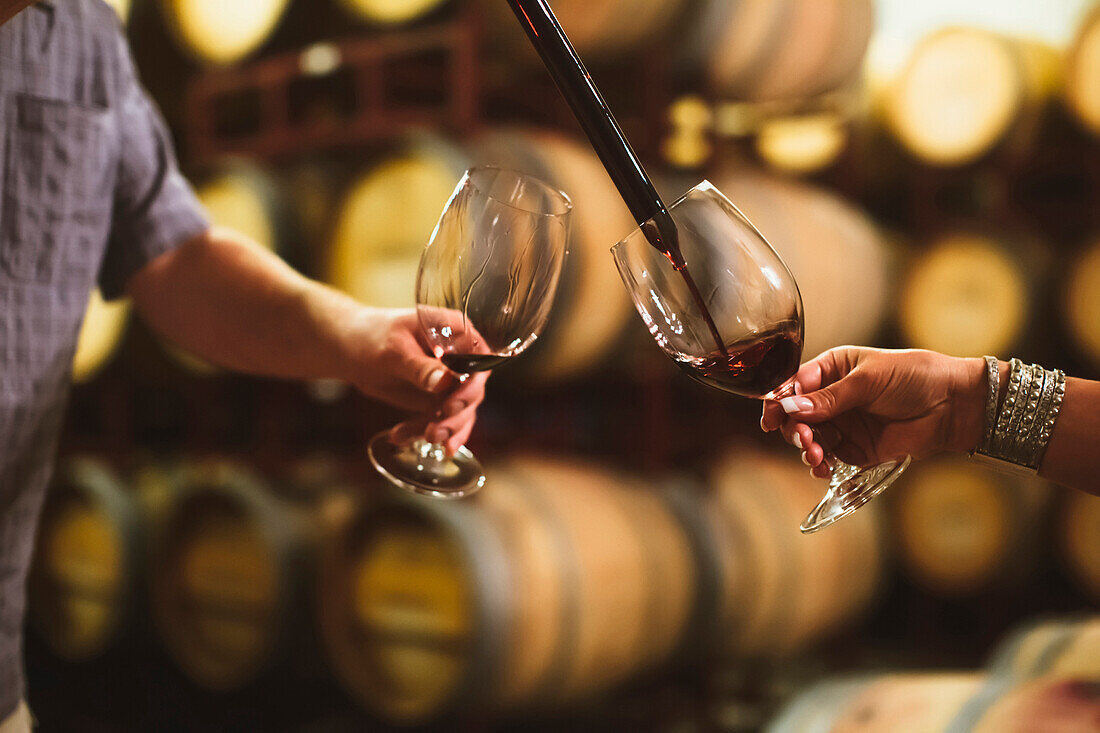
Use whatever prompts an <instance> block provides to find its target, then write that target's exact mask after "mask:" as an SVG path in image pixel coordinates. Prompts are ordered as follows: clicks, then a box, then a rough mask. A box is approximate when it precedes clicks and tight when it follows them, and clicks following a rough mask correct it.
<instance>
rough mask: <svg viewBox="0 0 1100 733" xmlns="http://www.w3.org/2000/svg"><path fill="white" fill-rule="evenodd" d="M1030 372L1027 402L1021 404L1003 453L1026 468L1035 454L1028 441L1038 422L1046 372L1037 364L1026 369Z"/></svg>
mask: <svg viewBox="0 0 1100 733" xmlns="http://www.w3.org/2000/svg"><path fill="white" fill-rule="evenodd" d="M1027 370H1028V371H1029V372H1030V378H1031V384H1030V387H1029V389H1028V391H1027V401H1026V402H1023V403H1022V404H1023V410H1022V412H1021V414H1020V421H1019V423H1018V424H1016V425H1015V426H1013V428H1012V433H1011V434H1010V435H1009V446H1008V449H1007V450H1006V451H1005V457H1006V458H1008V460H1010V461H1012V462H1013V463H1016V464H1019V465H1021V466H1027V465H1029V464H1030V462H1031V456H1032V454H1033V453H1034V452H1035V450H1034V448H1035V447H1034V445H1033V444H1032V442H1031V440H1030V436H1031V431H1032V428H1033V427H1034V426H1035V424H1036V423H1037V422H1038V420H1037V419H1036V417H1037V414H1038V409H1039V397H1040V396H1042V393H1043V383H1044V382H1045V381H1046V375H1047V371H1046V370H1045V369H1043V368H1042V367H1041V366H1039V365H1038V364H1032V365H1031V366H1030V367H1027Z"/></svg>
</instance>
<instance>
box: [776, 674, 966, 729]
mask: <svg viewBox="0 0 1100 733" xmlns="http://www.w3.org/2000/svg"><path fill="white" fill-rule="evenodd" d="M984 680H985V675H984V674H982V673H978V672H896V673H889V674H881V675H874V676H864V677H852V678H841V679H835V680H827V681H825V682H820V683H818V684H816V685H813V686H812V687H810V688H809V689H808V690H806V691H804V692H802V693H799V695H798V696H797V697H795V698H794V699H793V700H792V701H791V702H789V703H788V704H787V705H786V706H784V708H783V709H782V710H781V711H780V713H779V714H778V715H777V716H776V717H775V718H774V719H773V720H772V721H771V722H770V723H769V724H768V727H767V729H766V730H767V733H823V732H824V731H831V732H833V733H934V732H936V731H948V730H952V731H953V730H955V729H953V728H950V727H949V725H950V724H951V723H952V722H953V721H954V720H955V719H956V716H957V715H958V712H959V710H960V709H962V708H963V707H964V706H965V704H966V702H967V701H968V700H970V699H971V698H972V697H973V696H974V695H975V694H977V692H978V691H979V690H980V689H981V686H982V684H983V682H984Z"/></svg>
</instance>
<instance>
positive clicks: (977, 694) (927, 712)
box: [768, 618, 1100, 733]
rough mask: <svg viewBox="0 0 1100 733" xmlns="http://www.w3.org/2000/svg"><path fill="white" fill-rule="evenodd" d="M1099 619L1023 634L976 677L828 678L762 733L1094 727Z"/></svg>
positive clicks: (1099, 707)
mask: <svg viewBox="0 0 1100 733" xmlns="http://www.w3.org/2000/svg"><path fill="white" fill-rule="evenodd" d="M1098 715H1100V620H1098V619H1096V618H1091V619H1083V620H1064V621H1048V622H1042V623H1038V624H1033V625H1029V626H1026V627H1023V628H1021V629H1019V630H1017V631H1016V632H1014V633H1013V634H1011V635H1010V636H1009V637H1008V639H1007V640H1006V641H1005V642H1004V643H1003V644H1002V645H1001V646H1000V648H999V649H998V650H997V651H996V652H995V653H994V655H993V657H992V659H991V661H990V663H989V665H988V667H987V669H986V670H985V671H982V672H891V673H886V674H880V675H865V676H862V677H853V678H844V679H839V680H829V681H826V682H823V683H820V684H818V685H816V686H814V687H812V688H811V689H809V690H807V691H805V692H803V693H801V694H800V695H798V697H796V698H795V699H794V700H793V701H792V702H791V703H789V704H788V705H787V707H786V708H785V709H784V710H783V711H782V712H781V713H780V714H779V715H778V717H776V719H775V720H773V721H772V723H771V725H770V726H769V727H768V731H769V733H810V732H811V731H814V732H818V731H821V732H824V731H851V732H853V733H854V732H856V731H858V732H859V733H873V732H876V731H922V732H923V733H937V732H938V731H943V733H969V732H971V731H973V733H993V732H994V731H997V732H998V733H999V732H1001V731H1034V730H1066V731H1069V730H1082V731H1084V730H1095V728H1096V720H1097V718H1098Z"/></svg>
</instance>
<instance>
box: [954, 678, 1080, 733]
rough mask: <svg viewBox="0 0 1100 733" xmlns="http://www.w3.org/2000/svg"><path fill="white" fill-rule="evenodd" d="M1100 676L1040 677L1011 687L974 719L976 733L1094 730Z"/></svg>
mask: <svg viewBox="0 0 1100 733" xmlns="http://www.w3.org/2000/svg"><path fill="white" fill-rule="evenodd" d="M1098 721H1100V679H1097V678H1096V677H1095V676H1092V677H1088V678H1071V679H1063V678H1040V679H1037V680H1034V681H1031V682H1026V683H1023V684H1020V685H1017V686H1014V687H1012V688H1011V689H1009V690H1007V691H1006V692H1005V693H1004V694H1003V695H1002V696H1001V697H1000V698H999V699H997V701H996V702H995V703H994V704H993V705H991V706H990V707H989V708H988V709H986V710H985V711H984V713H983V714H982V715H981V717H979V718H978V719H977V720H975V721H974V723H973V724H972V725H971V726H969V727H967V728H956V729H961V730H968V731H973V733H1033V732H1034V731H1094V730H1097V728H1098V727H1100V722H1098Z"/></svg>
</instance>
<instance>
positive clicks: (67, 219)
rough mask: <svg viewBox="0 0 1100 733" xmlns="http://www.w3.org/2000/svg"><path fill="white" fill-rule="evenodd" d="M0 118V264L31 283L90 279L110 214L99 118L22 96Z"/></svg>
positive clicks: (90, 112)
mask: <svg viewBox="0 0 1100 733" xmlns="http://www.w3.org/2000/svg"><path fill="white" fill-rule="evenodd" d="M6 112H7V115H6V122H7V124H6V125H5V128H6V134H5V136H4V178H3V181H4V182H3V194H2V196H0V262H2V263H3V267H4V269H5V270H6V271H7V273H8V274H9V275H10V276H11V277H14V278H16V279H19V280H26V281H32V282H39V283H49V282H53V281H55V280H57V279H58V278H59V277H61V276H64V275H66V274H67V275H70V276H83V275H86V274H87V273H89V272H92V271H94V269H95V268H96V267H97V266H98V263H99V259H100V257H101V254H102V253H101V252H100V251H99V250H101V249H102V246H103V245H102V244H101V243H99V242H97V241H96V240H97V237H98V239H102V238H104V237H105V236H106V231H105V228H106V223H107V221H108V217H109V214H110V191H111V187H110V180H109V175H110V173H109V171H108V166H107V160H106V157H107V156H106V146H105V142H106V141H105V134H104V124H103V119H102V118H103V117H104V115H105V113H104V112H102V111H99V110H95V109H91V108H86V107H83V106H80V105H77V104H74V103H71V102H65V101H59V100H53V99H45V98H41V97H34V96H30V95H15V96H13V97H12V98H10V99H9V100H8V103H7V105H6Z"/></svg>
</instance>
